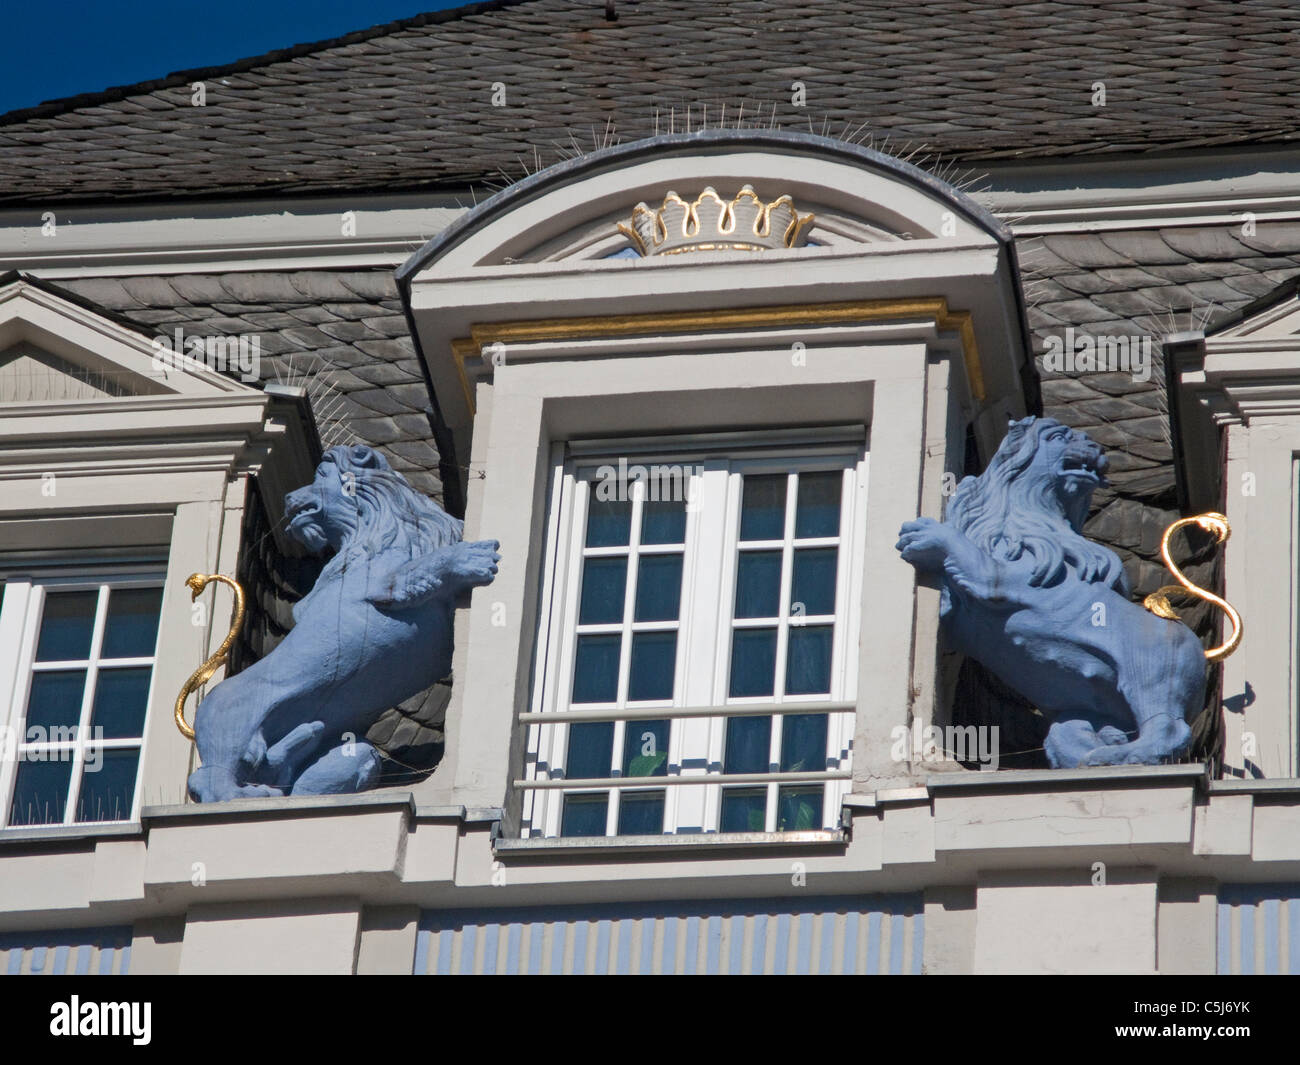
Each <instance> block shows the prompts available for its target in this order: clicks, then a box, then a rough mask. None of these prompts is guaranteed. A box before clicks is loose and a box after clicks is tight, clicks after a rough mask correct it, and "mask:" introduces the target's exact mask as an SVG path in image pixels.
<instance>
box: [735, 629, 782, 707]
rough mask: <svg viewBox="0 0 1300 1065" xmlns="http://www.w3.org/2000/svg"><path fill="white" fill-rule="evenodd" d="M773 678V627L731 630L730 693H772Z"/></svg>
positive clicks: (774, 632)
mask: <svg viewBox="0 0 1300 1065" xmlns="http://www.w3.org/2000/svg"><path fill="white" fill-rule="evenodd" d="M775 679H776V629H736V630H735V632H733V633H732V634H731V687H730V688H729V689H728V690H729V691H730V692H731V694H732V695H733V696H744V695H771V694H772V692H773V690H774V682H775Z"/></svg>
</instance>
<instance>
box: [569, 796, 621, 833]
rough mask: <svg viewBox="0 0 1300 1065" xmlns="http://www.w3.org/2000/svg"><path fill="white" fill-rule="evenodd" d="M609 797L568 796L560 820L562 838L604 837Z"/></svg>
mask: <svg viewBox="0 0 1300 1065" xmlns="http://www.w3.org/2000/svg"><path fill="white" fill-rule="evenodd" d="M608 810H609V795H608V794H607V793H605V792H601V793H600V794H598V795H566V796H565V797H564V815H563V817H561V818H560V835H561V836H603V835H604V834H605V815H606V813H607V811H608Z"/></svg>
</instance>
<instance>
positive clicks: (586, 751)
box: [564, 721, 614, 833]
mask: <svg viewBox="0 0 1300 1065" xmlns="http://www.w3.org/2000/svg"><path fill="white" fill-rule="evenodd" d="M613 757H614V722H612V721H583V722H581V723H579V724H576V725H570V726H569V754H568V757H566V758H565V760H564V775H565V777H566V778H567V779H569V780H578V779H580V778H584V779H590V778H591V777H607V776H609V775H610V774H611V773H612V772H613V769H611V768H610V763H611V762H612V761H613ZM604 831H605V830H604V829H603V828H602V829H601V832H602V833H603V832H604Z"/></svg>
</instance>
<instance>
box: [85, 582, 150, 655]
mask: <svg viewBox="0 0 1300 1065" xmlns="http://www.w3.org/2000/svg"><path fill="white" fill-rule="evenodd" d="M161 609H162V589H161V588H114V589H112V590H111V591H110V592H109V594H108V620H107V622H106V623H105V625H104V646H103V649H102V650H101V651H100V652H99V657H100V658H152V657H153V649H154V645H155V644H156V643H157V642H158V612H159V611H160V610H161Z"/></svg>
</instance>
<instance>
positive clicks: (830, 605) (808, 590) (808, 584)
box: [790, 547, 839, 617]
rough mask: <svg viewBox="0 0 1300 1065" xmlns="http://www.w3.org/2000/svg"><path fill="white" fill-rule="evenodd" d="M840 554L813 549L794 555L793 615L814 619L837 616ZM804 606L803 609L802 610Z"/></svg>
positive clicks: (829, 549) (792, 583)
mask: <svg viewBox="0 0 1300 1065" xmlns="http://www.w3.org/2000/svg"><path fill="white" fill-rule="evenodd" d="M838 557H839V550H838V549H837V548H834V547H814V548H810V549H809V550H807V551H796V552H795V553H794V580H793V581H792V582H791V585H790V613H791V614H794V615H801V616H803V617H811V616H813V615H816V614H834V613H835V570H836V561H837V559H838ZM800 604H802V607H803V609H802V610H800V609H799V606H800Z"/></svg>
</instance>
